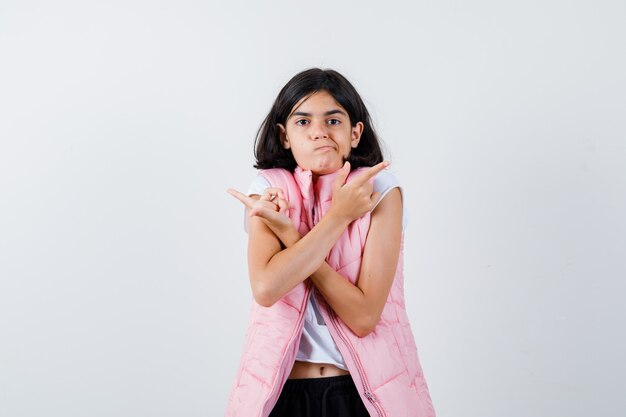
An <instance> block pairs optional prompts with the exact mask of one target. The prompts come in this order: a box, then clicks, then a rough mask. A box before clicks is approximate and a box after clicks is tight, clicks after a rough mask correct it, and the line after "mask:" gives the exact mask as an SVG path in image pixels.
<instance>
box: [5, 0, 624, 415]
mask: <svg viewBox="0 0 626 417" xmlns="http://www.w3.org/2000/svg"><path fill="white" fill-rule="evenodd" d="M625 21H626V4H625V3H624V2H622V1H586V2H583V1H523V2H522V1H518V2H502V1H495V0H494V1H484V0H483V1H473V2H472V1H469V2H461V1H441V2H434V1H416V2H409V1H406V2H393V1H389V2H373V1H372V2H365V1H358V2H357V1H333V2H328V1H320V2H292V1H282V2H279V1H274V2H254V1H250V2H247V3H244V2H230V3H225V2H219V3H218V2H215V3H212V2H207V1H204V2H203V1H141V0H131V1H127V0H126V1H113V2H95V1H88V2H85V1H66V0H62V1H56V2H44V1H40V2H37V1H17V0H13V1H12V0H4V1H2V3H0V415H1V416H3V417H5V416H6V417H27V416H28V417H35V416H37V417H38V416H46V417H51V416H58V417H73V416H76V417H85V416H89V417H104V416H116V417H117V416H123V417H138V416H146V417H148V416H168V417H169V416H190V417H194V416H197V417H200V416H202V417H207V416H211V417H212V416H220V415H222V414H223V412H224V408H225V405H226V401H227V397H228V393H229V390H230V387H231V385H232V382H233V379H234V377H235V372H236V369H237V366H238V361H239V357H240V354H241V348H242V344H243V336H244V332H245V329H246V326H247V320H248V313H249V308H250V302H251V300H252V298H251V293H250V288H249V283H248V276H247V263H246V245H247V235H246V234H245V232H244V230H243V208H242V205H241V204H240V203H239V202H238V201H236V200H235V199H234V198H232V197H231V196H229V195H228V194H227V193H226V189H227V188H229V187H234V188H236V189H239V190H241V191H245V189H247V187H248V185H249V183H250V181H251V179H252V178H253V176H254V175H255V172H256V171H255V170H254V169H253V168H252V164H253V154H252V150H253V141H254V136H255V134H256V131H257V129H258V127H259V125H260V123H261V121H262V120H263V118H264V117H265V115H266V114H267V112H268V111H269V109H270V106H271V104H272V103H273V100H274V99H275V97H276V95H277V94H278V91H279V90H280V88H281V87H282V86H283V85H284V84H285V83H286V82H287V81H288V80H289V78H291V77H292V76H293V75H295V74H296V73H297V72H299V71H301V70H304V69H306V68H310V67H315V66H317V67H322V68H333V69H336V70H338V71H340V72H342V73H343V74H344V75H345V76H346V77H347V78H348V79H349V80H350V81H351V82H352V83H353V84H354V85H355V87H356V88H357V90H358V91H359V92H360V94H361V95H362V97H363V99H364V101H365V103H366V105H367V106H368V107H369V110H370V111H371V114H372V116H373V119H374V124H375V127H376V128H377V130H378V132H379V133H380V136H381V138H382V140H383V141H384V147H385V151H386V157H387V159H388V160H389V161H391V169H392V171H393V172H394V173H395V174H396V176H397V177H398V178H399V179H400V181H401V182H402V184H403V186H404V190H405V199H404V202H405V204H406V207H407V210H408V226H407V230H406V234H405V245H406V246H405V259H406V265H405V277H406V297H407V305H408V311H409V315H410V319H411V323H412V327H413V331H414V333H415V337H416V342H417V346H418V352H419V356H420V359H421V362H422V366H423V369H424V372H425V375H426V378H427V381H428V384H429V387H430V391H431V395H432V399H433V402H434V405H435V408H436V410H437V412H438V415H439V416H441V417H448V416H462V417H497V416H498V417H499V416H508V417H527V416H546V417H549V416H563V417H578V416H580V417H582V416H605V417H608V416H614V417H617V416H624V415H625V414H626V397H625V396H624V388H625V386H624V375H625V374H626V362H625V361H624V360H623V354H624V352H625V351H626V342H625V335H624V329H625V328H626V323H625V321H626V320H625V317H626V312H625V307H624V300H625V295H626V279H625V278H626V220H625V217H624V213H626V127H625V119H626V99H625V97H626V79H625V78H626V76H625V74H626V58H625V54H624V52H625V51H626V29H625V25H624V22H625ZM390 417H394V416H390Z"/></svg>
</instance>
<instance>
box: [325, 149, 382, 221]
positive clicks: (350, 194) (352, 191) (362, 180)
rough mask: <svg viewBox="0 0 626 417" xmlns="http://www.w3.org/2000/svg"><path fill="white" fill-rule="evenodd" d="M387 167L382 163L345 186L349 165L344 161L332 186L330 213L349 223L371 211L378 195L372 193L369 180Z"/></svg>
mask: <svg viewBox="0 0 626 417" xmlns="http://www.w3.org/2000/svg"><path fill="white" fill-rule="evenodd" d="M388 166H389V162H387V161H383V162H381V163H379V164H377V165H374V166H373V167H371V168H369V169H368V170H367V171H365V172H363V173H362V174H360V175H359V176H358V177H357V178H355V179H354V180H352V181H350V182H349V183H348V184H346V179H347V178H348V174H350V163H349V162H348V161H346V163H345V164H344V165H343V167H341V168H340V170H339V175H337V178H336V179H335V183H334V184H333V200H332V205H331V208H330V211H332V212H334V213H335V215H336V216H339V217H343V218H344V219H345V220H347V221H349V222H352V221H353V220H356V219H358V218H359V217H361V216H363V215H364V214H365V213H367V212H368V211H371V210H372V209H373V208H374V206H376V203H377V202H378V200H379V198H380V193H379V192H374V193H373V192H372V191H373V186H372V184H370V182H369V180H370V179H371V178H373V177H374V176H375V175H376V174H378V173H379V172H380V171H382V170H383V169H385V168H386V167H388Z"/></svg>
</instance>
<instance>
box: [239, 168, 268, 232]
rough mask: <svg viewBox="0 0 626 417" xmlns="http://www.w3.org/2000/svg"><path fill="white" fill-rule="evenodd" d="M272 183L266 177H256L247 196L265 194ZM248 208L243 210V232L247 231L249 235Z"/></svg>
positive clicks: (259, 175) (258, 175)
mask: <svg viewBox="0 0 626 417" xmlns="http://www.w3.org/2000/svg"><path fill="white" fill-rule="evenodd" d="M270 186H271V185H270V182H269V181H268V180H267V178H265V177H264V176H262V175H261V174H257V176H256V177H254V179H253V180H252V182H251V183H250V186H249V187H248V191H247V192H246V194H247V195H252V194H259V195H261V194H263V193H264V192H265V189H266V188H268V187H270ZM248 211H249V210H248V208H247V207H245V206H244V208H243V230H245V231H246V233H248Z"/></svg>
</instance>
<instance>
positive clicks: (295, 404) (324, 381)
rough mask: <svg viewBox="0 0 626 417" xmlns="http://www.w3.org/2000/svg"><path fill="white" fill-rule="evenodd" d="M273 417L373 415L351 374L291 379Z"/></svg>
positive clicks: (274, 410)
mask: <svg viewBox="0 0 626 417" xmlns="http://www.w3.org/2000/svg"><path fill="white" fill-rule="evenodd" d="M269 417H369V413H368V412H367V409H366V408H365V406H364V405H363V402H362V401H361V397H359V392H358V391H357V389H356V386H355V385H354V381H352V377H351V376H350V375H341V376H331V377H326V378H304V379H288V380H287V382H286V383H285V386H284V387H283V390H282V392H281V393H280V397H278V402H277V403H276V405H275V406H274V409H273V410H272V412H271V413H270V416H269Z"/></svg>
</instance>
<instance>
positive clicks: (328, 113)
mask: <svg viewBox="0 0 626 417" xmlns="http://www.w3.org/2000/svg"><path fill="white" fill-rule="evenodd" d="M331 114H343V115H344V116H347V114H346V113H345V112H344V111H341V110H339V109H333V110H328V111H327V112H326V113H324V116H330V115H331ZM291 116H306V117H311V113H306V112H303V111H296V112H293V114H292V115H291Z"/></svg>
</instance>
